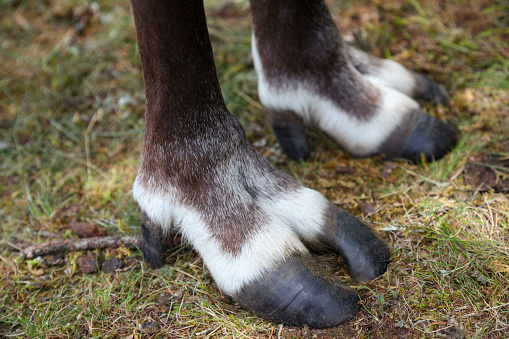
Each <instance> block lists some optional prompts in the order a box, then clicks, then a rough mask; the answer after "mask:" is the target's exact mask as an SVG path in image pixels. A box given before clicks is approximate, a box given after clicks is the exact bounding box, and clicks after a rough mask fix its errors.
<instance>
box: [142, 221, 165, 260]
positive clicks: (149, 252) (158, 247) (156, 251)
mask: <svg viewBox="0 0 509 339" xmlns="http://www.w3.org/2000/svg"><path fill="white" fill-rule="evenodd" d="M141 236H142V239H141V248H142V251H143V260H144V261H145V262H146V263H147V264H148V265H149V266H150V267H152V268H159V267H161V266H163V243H164V240H165V238H164V235H163V231H162V229H161V227H159V226H158V225H156V224H154V223H153V222H151V221H150V220H149V219H148V217H147V216H146V215H145V213H142V214H141Z"/></svg>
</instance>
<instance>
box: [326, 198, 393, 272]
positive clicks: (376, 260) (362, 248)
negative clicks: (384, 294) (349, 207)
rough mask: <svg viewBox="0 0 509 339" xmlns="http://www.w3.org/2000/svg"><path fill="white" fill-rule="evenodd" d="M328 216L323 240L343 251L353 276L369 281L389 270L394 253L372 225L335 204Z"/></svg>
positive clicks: (342, 254)
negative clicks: (366, 223)
mask: <svg viewBox="0 0 509 339" xmlns="http://www.w3.org/2000/svg"><path fill="white" fill-rule="evenodd" d="M328 219H329V222H328V224H327V226H326V227H325V229H324V234H323V239H324V240H321V241H322V242H325V243H326V244H327V245H328V246H330V247H332V249H334V250H335V251H337V252H339V253H340V254H341V256H342V257H343V258H344V259H345V261H346V265H347V267H348V271H349V272H350V275H351V276H352V278H354V279H355V280H357V281H362V282H366V281H370V280H373V279H375V278H377V277H378V276H380V275H382V274H384V273H385V271H386V270H387V266H389V261H390V256H391V253H390V250H389V247H388V246H387V245H386V244H385V243H384V242H383V241H382V240H380V239H379V238H378V237H377V236H376V234H375V233H374V232H373V231H372V230H371V228H369V227H368V226H366V225H364V224H363V223H362V222H361V221H360V220H359V219H357V218H356V217H354V216H353V215H351V214H350V213H348V212H346V211H344V210H342V209H340V208H338V207H337V206H335V205H332V206H331V210H330V215H329V218H328Z"/></svg>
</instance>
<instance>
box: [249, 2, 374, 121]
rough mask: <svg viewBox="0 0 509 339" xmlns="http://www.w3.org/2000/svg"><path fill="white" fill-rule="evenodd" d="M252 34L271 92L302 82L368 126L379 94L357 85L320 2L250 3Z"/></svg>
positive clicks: (335, 31) (372, 88)
mask: <svg viewBox="0 0 509 339" xmlns="http://www.w3.org/2000/svg"><path fill="white" fill-rule="evenodd" d="M251 12H252V16H253V30H254V34H255V37H256V42H257V46H258V52H259V54H260V59H261V62H262V65H263V70H264V75H265V77H266V78H267V80H268V81H269V83H270V84H271V85H272V86H275V87H276V88H277V87H281V86H287V85H288V84H292V83H295V82H296V81H301V82H305V83H307V84H309V86H310V87H311V88H313V89H314V90H316V92H317V94H319V95H322V96H323V97H324V98H330V99H332V100H333V101H334V103H335V104H336V105H337V106H338V107H340V108H341V109H343V110H344V111H346V112H348V113H350V114H352V115H354V116H355V117H357V118H359V119H361V120H369V119H370V117H371V116H373V114H374V113H375V112H376V110H377V109H378V105H377V101H378V96H379V94H378V91H377V90H376V89H375V88H374V87H373V86H370V85H369V84H367V83H366V82H361V80H360V79H361V78H360V77H359V76H358V75H357V74H356V73H355V70H354V69H353V66H352V65H351V64H350V63H349V61H348V57H347V56H346V54H345V52H344V51H345V46H344V44H345V43H344V41H343V39H342V38H341V36H340V35H339V32H338V30H337V28H336V26H335V24H334V21H333V20H332V17H331V16H330V13H329V11H328V10H327V7H326V5H325V3H324V2H323V1H322V0H251Z"/></svg>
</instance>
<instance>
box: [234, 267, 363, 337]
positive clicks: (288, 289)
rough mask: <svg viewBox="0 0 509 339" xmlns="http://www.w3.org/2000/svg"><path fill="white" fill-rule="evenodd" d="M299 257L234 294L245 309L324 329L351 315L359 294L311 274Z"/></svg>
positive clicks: (297, 324)
mask: <svg viewBox="0 0 509 339" xmlns="http://www.w3.org/2000/svg"><path fill="white" fill-rule="evenodd" d="M305 260H308V259H303V258H290V259H288V260H287V261H285V262H284V263H283V264H281V265H280V266H278V267H276V268H274V269H273V270H271V271H270V272H266V273H265V274H264V276H263V278H261V279H259V280H256V281H253V282H251V283H250V284H248V285H246V286H245V287H244V288H242V290H241V291H240V292H239V293H237V294H236V295H234V298H235V300H236V301H237V302H238V303H239V304H240V305H241V306H242V307H243V308H245V309H247V310H249V311H251V312H254V313H256V314H257V315H259V316H261V317H262V318H264V319H268V320H270V321H273V322H275V323H285V324H287V325H291V326H304V325H308V326H309V327H311V328H327V327H333V326H336V325H338V324H341V323H343V322H345V321H347V320H348V319H350V318H351V317H353V316H354V315H355V314H356V313H357V311H358V309H359V305H358V304H357V302H358V301H359V296H358V295H357V293H356V292H355V291H353V290H352V289H350V288H349V287H348V286H347V285H345V284H343V283H333V282H331V281H329V280H326V279H325V278H324V277H321V276H317V275H314V274H313V273H312V272H311V270H310V269H309V268H307V267H306V266H307V265H306V264H305Z"/></svg>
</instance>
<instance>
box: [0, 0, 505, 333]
mask: <svg viewBox="0 0 509 339" xmlns="http://www.w3.org/2000/svg"><path fill="white" fill-rule="evenodd" d="M505 4H506V2H504V1H503V0H499V1H494V0H491V1H487V0H481V1H473V0H466V1H465V0H452V1H447V2H444V1H439V0H429V1H425V2H420V1H419V2H418V1H416V0H408V1H374V0H373V1H368V0H366V1H355V3H354V4H352V3H351V1H346V2H345V1H343V2H339V1H330V5H331V11H332V13H333V15H334V18H335V20H337V23H338V25H339V26H340V29H341V31H342V33H343V34H344V35H345V38H346V39H347V40H349V41H351V42H352V43H354V44H356V45H357V46H360V47H361V48H363V49H365V50H367V51H369V52H370V53H373V54H376V55H379V56H384V57H391V58H393V59H394V60H396V61H399V62H401V63H403V64H404V65H405V66H407V67H409V68H413V69H415V70H417V71H419V72H421V73H424V74H427V75H429V76H430V77H431V78H432V79H434V80H435V81H437V82H440V83H443V84H444V85H445V86H446V87H447V88H448V89H449V90H450V93H451V95H452V101H451V107H450V108H445V107H438V108H437V107H433V106H432V105H427V104H425V105H426V106H425V108H426V110H427V111H429V112H430V113H431V114H432V115H435V116H438V117H440V118H441V119H443V120H446V121H448V122H449V123H451V124H453V125H454V126H457V128H458V129H459V131H460V132H461V134H462V136H463V137H462V139H461V141H460V144H459V145H458V147H457V148H456V149H454V151H453V152H452V153H451V154H450V155H448V156H447V157H446V158H445V159H443V160H440V161H438V162H436V163H427V164H421V165H410V164H407V163H405V162H383V161H381V160H380V159H352V158H351V157H350V156H348V155H347V154H346V153H345V152H343V151H342V150H341V149H339V148H338V147H337V146H336V145H335V144H334V143H333V142H331V141H330V140H329V139H328V138H326V137H324V136H323V135H322V134H321V133H319V132H318V131H312V130H311V131H309V136H310V142H311V146H312V148H313V153H312V155H311V158H310V160H309V161H308V162H306V163H296V162H292V161H290V160H288V158H286V157H285V156H284V155H283V154H282V153H281V150H280V148H279V146H278V145H277V143H276V141H275V138H274V136H273V134H272V133H271V132H270V128H269V125H268V124H267V121H266V119H265V113H264V110H263V107H261V106H260V104H259V103H258V99H257V94H256V73H255V71H254V69H253V63H252V59H251V56H250V30H249V25H250V21H249V20H250V18H249V11H248V4H247V3H246V2H245V1H236V2H228V1H210V2H207V14H208V22H209V28H210V34H211V38H212V42H213V45H214V52H215V57H216V64H217V68H218V75H219V77H220V81H221V85H222V89H223V93H224V96H225V99H226V102H227V105H228V107H229V108H230V110H231V111H232V112H233V114H234V115H235V116H237V117H238V118H239V119H240V121H241V122H242V124H243V125H244V126H245V128H246V132H247V135H248V137H249V139H250V141H251V142H252V143H253V144H254V145H255V147H256V148H257V149H258V150H259V151H260V152H261V153H262V154H263V155H264V156H265V157H267V158H268V159H269V160H270V161H271V162H272V163H273V164H274V165H276V166H277V167H278V168H280V169H281V170H283V171H285V172H287V173H289V174H291V175H293V176H294V177H296V178H297V179H298V180H299V181H300V182H302V183H303V184H304V185H306V186H308V187H311V188H314V189H317V190H319V191H320V192H321V193H323V194H324V195H325V196H326V197H328V198H329V199H330V200H331V201H333V202H334V203H336V204H338V205H340V206H341V207H343V208H345V209H346V210H348V211H349V212H351V213H353V214H355V215H357V216H359V217H360V218H363V219H364V220H365V222H367V223H370V224H371V225H373V227H375V228H376V229H378V230H379V231H380V232H381V233H382V235H383V237H384V238H385V239H386V240H387V242H388V243H390V245H391V246H392V249H393V259H392V263H391V265H390V267H389V270H388V272H387V273H386V274H385V275H384V276H382V277H381V278H379V279H377V280H376V281H373V282H370V283H367V284H360V283H357V282H355V281H353V280H352V279H350V278H349V277H348V275H347V274H346V272H345V270H344V267H343V265H342V263H341V261H339V262H338V260H337V258H335V257H320V258H319V262H320V264H321V265H323V266H324V268H326V269H330V270H331V271H332V272H336V273H335V274H336V275H337V276H338V277H344V279H345V281H346V282H347V283H348V284H350V285H351V286H352V287H353V288H355V289H356V290H357V291H358V292H359V294H360V295H361V296H362V306H363V307H362V310H361V311H360V312H359V314H358V315H357V316H356V317H355V318H353V319H352V320H351V321H349V322H348V323H346V324H344V325H342V326H339V327H337V328H334V329H329V330H309V329H307V328H304V329H300V328H291V327H287V326H280V325H278V324H272V323H267V322H264V321H262V320H261V319H259V318H257V317H255V316H252V315H250V314H248V313H247V312H245V311H243V310H242V309H240V308H239V307H238V306H237V305H236V304H235V303H234V302H233V301H232V300H230V299H228V298H227V297H226V296H224V295H222V294H221V293H220V292H219V291H218V289H217V287H216V286H215V285H214V283H213V282H212V280H211V277H210V275H209V273H208V272H207V270H206V268H205V267H204V265H203V262H202V260H201V259H200V258H199V256H197V255H196V254H195V253H194V252H193V251H192V250H191V249H190V248H189V247H186V246H180V247H175V248H173V249H171V250H169V251H168V252H167V253H166V254H167V256H166V262H167V266H165V267H163V268H162V269H159V270H150V269H148V268H147V267H146V266H144V265H143V262H142V259H141V253H140V251H138V250H128V249H126V248H120V249H108V250H96V251H92V252H90V253H87V252H80V251H72V252H66V253H60V254H57V255H53V256H45V257H42V258H39V259H34V260H28V259H26V258H24V257H23V256H21V255H20V250H21V249H23V248H25V247H27V246H29V245H33V244H36V243H44V242H48V241H50V240H58V239H75V238H77V235H76V233H75V231H78V230H79V229H80V228H86V226H87V225H96V226H97V227H96V228H95V229H94V230H92V234H93V235H100V233H101V232H103V233H104V232H106V234H108V235H136V234H139V230H140V229H139V211H138V208H137V206H136V204H135V203H134V202H133V199H132V197H131V195H130V190H131V186H132V183H133V180H134V177H135V174H136V168H137V165H138V159H139V154H140V146H139V145H140V141H141V138H142V133H143V124H144V122H143V110H144V94H143V83H142V75H141V71H140V64H139V58H138V55H137V50H136V44H135V33H134V27H133V23H132V18H131V14H130V9H129V4H128V2H127V1H110V0H107V1H101V2H99V5H98V4H97V3H92V2H90V1H81V0H80V1H78V0H54V1H51V0H46V1H36V2H30V1H20V0H0V11H1V12H2V16H1V17H0V237H1V238H0V259H1V260H0V286H1V288H0V336H1V337H22V338H60V337H73V338H78V337H101V338H103V337H104V338H106V337H112V338H148V337H151V338H166V337H175V338H181V337H182V338H189V337H201V338H279V337H281V338H333V337H337V338H340V337H344V338H349V337H362V338H367V337H369V338H389V337H391V338H394V337H397V338H416V337H417V338H420V337H448V338H462V337H469V338H470V337H485V338H496V337H499V338H503V337H507V333H508V330H509V242H508V239H509V225H508V220H509V217H508V211H509V199H508V193H509V179H508V175H509V169H508V167H509V138H508V137H509V132H508V130H509V118H508V116H509V114H508V113H509V110H508V106H509V97H508V88H509V81H508V78H507V77H508V74H509V63H508V61H507V60H508V57H509V47H508V38H507V37H508V34H509V31H508V26H507V23H508V20H509V12H508V8H507V6H506V5H505ZM76 222H80V223H83V224H80V225H81V226H80V225H78V226H76V224H70V223H76ZM73 225H74V227H73V228H72V229H71V226H73ZM83 225H85V226H83ZM73 230H74V231H73ZM97 232H98V233H97ZM87 259H91V260H89V261H87ZM111 259H116V260H113V261H112V260H111ZM106 262H107V263H108V264H107V265H105V266H103V265H104V263H106ZM95 263H98V264H99V268H98V270H96V271H95V272H94V271H93V266H94V264H95ZM108 265H109V266H110V269H108V267H107V266H108ZM91 266H92V267H91ZM90 267H91V268H90ZM111 267H113V269H114V268H118V267H120V268H118V269H117V270H116V271H113V272H111V273H107V271H110V270H111ZM87 270H91V271H92V272H91V273H84V272H87Z"/></svg>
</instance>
